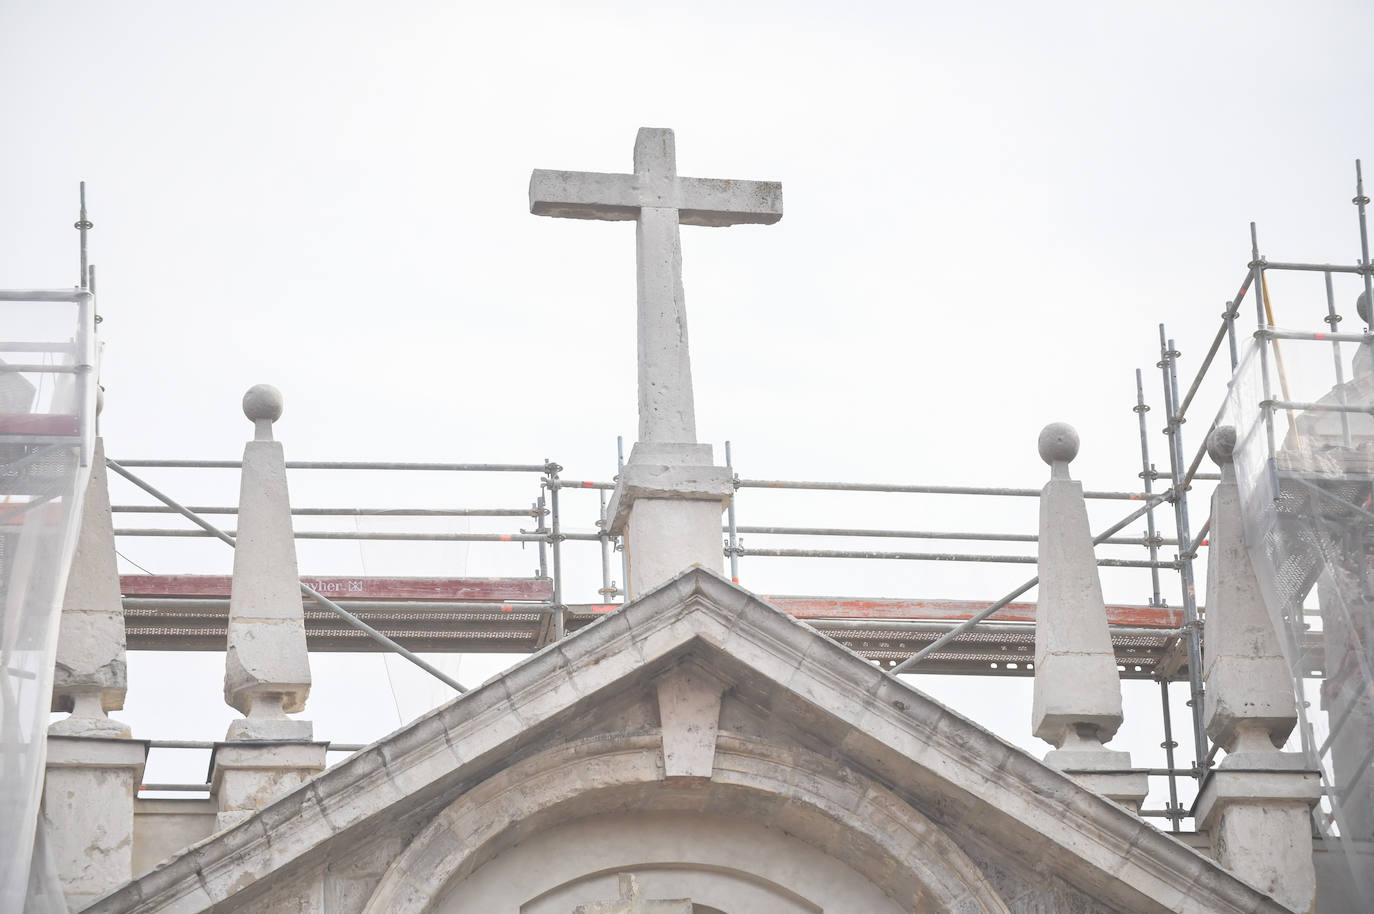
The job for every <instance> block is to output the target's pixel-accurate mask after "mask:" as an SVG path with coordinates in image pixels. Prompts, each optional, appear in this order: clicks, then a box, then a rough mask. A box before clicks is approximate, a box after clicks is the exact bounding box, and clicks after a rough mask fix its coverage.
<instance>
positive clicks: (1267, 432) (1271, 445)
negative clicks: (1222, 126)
mask: <svg viewBox="0 0 1374 914" xmlns="http://www.w3.org/2000/svg"><path fill="white" fill-rule="evenodd" d="M1250 270H1251V275H1252V276H1253V277H1254V285H1255V322H1256V326H1257V329H1259V330H1260V331H1261V336H1260V338H1259V357H1260V384H1261V386H1262V387H1263V390H1264V402H1263V404H1262V405H1261V412H1263V413H1264V438H1265V446H1266V447H1267V448H1268V449H1269V450H1268V458H1267V460H1266V461H1265V466H1266V469H1267V472H1268V476H1269V497H1270V498H1272V499H1273V500H1274V501H1278V499H1279V471H1278V467H1277V466H1276V465H1275V463H1274V454H1275V453H1276V451H1277V450H1278V449H1277V447H1276V446H1275V441H1274V403H1273V400H1274V393H1273V391H1271V390H1270V389H1269V343H1270V340H1269V339H1268V338H1267V337H1265V336H1263V335H1262V334H1263V331H1264V330H1265V329H1266V328H1267V327H1268V326H1269V318H1268V316H1267V314H1266V309H1265V304H1266V302H1265V295H1264V263H1263V262H1262V261H1261V260H1260V254H1259V235H1258V233H1257V232H1256V230H1255V223H1253V222H1251V223H1250Z"/></svg>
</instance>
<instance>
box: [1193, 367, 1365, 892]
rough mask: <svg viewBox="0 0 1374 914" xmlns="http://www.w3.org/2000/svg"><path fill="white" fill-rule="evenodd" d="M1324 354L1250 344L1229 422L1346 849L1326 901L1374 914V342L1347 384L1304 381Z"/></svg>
mask: <svg viewBox="0 0 1374 914" xmlns="http://www.w3.org/2000/svg"><path fill="white" fill-rule="evenodd" d="M1318 346H1321V347H1324V348H1325V350H1326V351H1327V352H1328V353H1329V352H1330V351H1331V348H1332V344H1330V343H1322V342H1319V341H1301V342H1299V341H1287V342H1285V343H1283V347H1284V348H1283V350H1282V351H1281V353H1280V355H1286V356H1288V357H1289V359H1290V369H1289V371H1288V372H1287V373H1285V372H1283V371H1281V370H1280V368H1279V365H1278V363H1277V360H1276V357H1275V355H1276V354H1275V350H1274V348H1273V345H1272V344H1271V343H1266V342H1261V341H1255V342H1252V343H1251V344H1250V345H1249V346H1248V347H1247V348H1246V349H1245V350H1244V351H1243V353H1242V357H1241V359H1240V362H1239V365H1238V367H1237V369H1236V372H1235V375H1234V376H1233V378H1232V380H1231V385H1230V389H1229V391H1228V394H1227V402H1226V405H1225V407H1224V409H1223V412H1222V416H1221V418H1220V419H1219V422H1220V424H1229V425H1234V426H1235V427H1236V433H1237V434H1236V439H1237V440H1236V451H1235V467H1236V477H1237V481H1238V483H1239V485H1240V493H1241V498H1242V500H1243V504H1244V506H1245V538H1246V546H1247V548H1248V551H1249V553H1250V557H1251V561H1252V562H1253V564H1254V566H1255V570H1256V572H1257V574H1258V576H1259V579H1260V584H1261V587H1262V588H1263V590H1264V595H1265V601H1266V604H1267V608H1268V610H1269V613H1270V616H1271V618H1272V620H1273V622H1274V624H1275V626H1276V627H1277V629H1278V632H1279V637H1280V642H1281V644H1282V645H1283V649H1284V654H1285V657H1286V658H1287V660H1288V663H1289V667H1290V670H1291V672H1292V675H1293V683H1294V689H1295V692H1296V695H1297V697H1298V699H1299V702H1298V705H1299V714H1300V721H1299V727H1298V730H1297V732H1296V733H1295V735H1294V738H1293V741H1294V742H1295V743H1296V744H1297V745H1294V746H1291V747H1290V748H1295V749H1301V751H1303V752H1304V753H1305V754H1306V755H1307V757H1308V761H1309V764H1310V765H1311V766H1312V767H1313V768H1320V770H1321V773H1322V786H1323V798H1322V801H1321V803H1320V805H1319V806H1318V808H1317V809H1316V810H1315V813H1314V825H1315V828H1316V829H1317V831H1318V833H1319V834H1320V835H1322V837H1324V838H1326V839H1328V842H1327V845H1328V846H1330V847H1337V848H1339V849H1340V852H1341V853H1340V854H1339V855H1338V856H1339V857H1340V859H1339V860H1336V861H1329V863H1332V864H1334V865H1329V866H1323V867H1320V868H1319V870H1320V878H1321V880H1322V881H1323V882H1324V883H1327V885H1328V886H1329V887H1324V888H1325V891H1324V894H1327V893H1333V894H1334V895H1335V896H1337V897H1340V896H1344V897H1345V898H1346V899H1348V900H1350V901H1352V902H1353V901H1354V900H1356V899H1359V900H1360V902H1361V904H1360V908H1359V909H1361V910H1374V856H1371V850H1374V771H1371V770H1370V769H1371V762H1374V706H1372V705H1371V696H1374V675H1371V670H1374V562H1372V561H1371V560H1372V559H1374V498H1372V497H1371V496H1372V495H1374V490H1372V489H1371V483H1374V415H1371V412H1370V410H1371V408H1374V374H1371V372H1370V367H1369V366H1370V360H1369V354H1368V351H1367V347H1366V346H1364V345H1357V346H1347V347H1346V353H1347V354H1348V353H1350V352H1351V351H1353V350H1364V351H1360V352H1358V353H1357V354H1356V356H1355V359H1354V366H1355V379H1354V380H1350V381H1344V383H1340V380H1343V377H1349V376H1350V375H1349V371H1350V368H1349V363H1346V368H1345V374H1344V375H1343V377H1342V378H1341V379H1340V380H1338V382H1337V383H1336V384H1334V385H1333V384H1332V380H1333V376H1334V374H1335V373H1334V372H1333V371H1332V362H1331V361H1330V357H1329V356H1327V357H1326V358H1327V361H1326V365H1327V367H1326V370H1325V371H1322V372H1320V373H1314V372H1309V371H1304V370H1300V371H1298V372H1294V371H1293V370H1292V367H1291V366H1292V365H1295V364H1296V365H1303V364H1308V365H1315V364H1316V362H1307V363H1304V362H1303V361H1302V360H1301V359H1299V358H1295V356H1296V355H1298V353H1297V350H1298V348H1299V347H1309V348H1311V347H1318ZM1337 351H1338V352H1339V350H1337ZM1337 359H1338V361H1337V363H1336V364H1340V356H1339V355H1338V356H1337ZM1315 374H1319V375H1320V380H1319V379H1318V377H1316V376H1314V375H1315ZM1290 383H1291V384H1292V385H1293V386H1292V387H1291V388H1290ZM1314 388H1316V389H1314ZM1266 401H1268V402H1270V403H1273V402H1274V401H1287V402H1289V403H1300V404H1301V406H1300V407H1294V408H1284V407H1281V406H1271V407H1268V408H1266V407H1265V406H1264V404H1265V403H1266ZM1333 883H1334V884H1333ZM1333 890H1334V891H1333Z"/></svg>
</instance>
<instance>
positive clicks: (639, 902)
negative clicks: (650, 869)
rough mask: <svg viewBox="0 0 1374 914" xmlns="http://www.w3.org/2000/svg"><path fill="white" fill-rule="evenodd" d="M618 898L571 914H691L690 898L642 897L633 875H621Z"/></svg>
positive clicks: (593, 903)
mask: <svg viewBox="0 0 1374 914" xmlns="http://www.w3.org/2000/svg"><path fill="white" fill-rule="evenodd" d="M618 879H619V880H620V897H619V898H618V899H616V900H615V901H595V902H592V903H591V904H580V905H578V906H577V907H575V908H573V914H692V900H691V899H690V898H674V899H669V900H654V899H650V898H645V897H644V892H643V891H642V890H641V889H640V887H639V880H637V879H636V878H635V875H634V873H621V874H620V875H619V876H618Z"/></svg>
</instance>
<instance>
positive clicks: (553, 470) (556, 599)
mask: <svg viewBox="0 0 1374 914" xmlns="http://www.w3.org/2000/svg"><path fill="white" fill-rule="evenodd" d="M561 469H563V468H562V467H561V466H559V465H558V464H556V463H554V462H553V461H552V460H548V459H547V458H546V459H545V460H544V471H545V472H546V473H547V474H548V479H547V480H546V482H547V484H548V487H549V539H550V540H551V541H552V546H553V637H554V640H555V641H562V640H563V626H564V623H565V621H566V620H565V619H564V617H563V614H564V606H563V532H562V524H561V523H560V520H559V516H558V486H559V481H558V472H559V470H561Z"/></svg>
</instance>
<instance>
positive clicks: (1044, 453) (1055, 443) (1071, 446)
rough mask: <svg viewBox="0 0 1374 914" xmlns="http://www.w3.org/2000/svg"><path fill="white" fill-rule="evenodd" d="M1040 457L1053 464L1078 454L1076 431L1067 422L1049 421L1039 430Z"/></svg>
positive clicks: (1066, 460) (1067, 460) (1063, 461)
mask: <svg viewBox="0 0 1374 914" xmlns="http://www.w3.org/2000/svg"><path fill="white" fill-rule="evenodd" d="M1038 444H1039V446H1040V459H1041V460H1043V461H1045V462H1046V463H1048V464H1049V465H1051V466H1053V465H1054V464H1056V463H1068V462H1069V461H1071V460H1073V459H1074V458H1075V457H1077V456H1078V432H1077V431H1075V430H1074V427H1073V426H1072V425H1070V424H1069V423H1067V422H1051V423H1050V424H1049V425H1047V426H1045V427H1044V429H1042V430H1041V432H1040V440H1039V442H1038Z"/></svg>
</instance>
